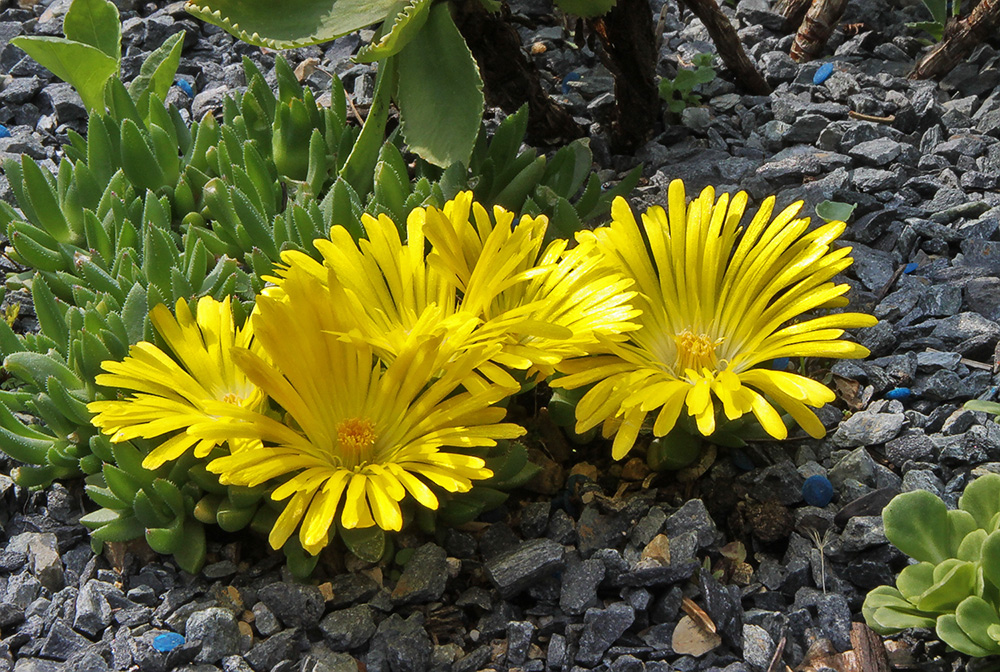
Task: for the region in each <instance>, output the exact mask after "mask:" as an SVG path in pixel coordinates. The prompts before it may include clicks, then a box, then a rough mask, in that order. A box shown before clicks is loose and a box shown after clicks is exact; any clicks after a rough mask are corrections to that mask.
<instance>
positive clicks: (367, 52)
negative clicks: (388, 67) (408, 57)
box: [354, 0, 431, 63]
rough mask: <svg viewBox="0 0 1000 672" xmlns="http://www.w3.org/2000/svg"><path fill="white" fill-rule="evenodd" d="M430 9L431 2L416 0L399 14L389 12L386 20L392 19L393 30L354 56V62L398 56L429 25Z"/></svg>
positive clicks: (369, 61)
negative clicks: (426, 24)
mask: <svg viewBox="0 0 1000 672" xmlns="http://www.w3.org/2000/svg"><path fill="white" fill-rule="evenodd" d="M430 8H431V0H415V1H414V2H407V3H405V4H403V7H402V8H401V9H400V10H399V11H398V13H397V12H389V16H387V17H386V18H387V19H390V18H391V20H392V26H391V28H390V29H389V30H388V31H386V32H385V33H384V34H383V35H382V36H381V37H380V38H379V40H378V41H377V42H372V43H371V44H367V45H365V46H364V47H362V48H361V49H360V50H359V51H358V53H357V54H356V55H355V56H354V60H355V61H357V62H358V63H371V62H373V61H381V60H384V59H386V58H389V57H390V56H395V55H396V54H398V53H399V52H400V50H402V48H403V47H405V46H406V45H407V44H409V42H410V40H412V39H413V37H414V36H415V35H416V34H417V33H418V32H419V31H420V29H421V28H422V27H423V26H424V24H425V23H427V17H428V16H429V14H430ZM384 25H385V24H383V26H384ZM383 30H385V28H384V27H383Z"/></svg>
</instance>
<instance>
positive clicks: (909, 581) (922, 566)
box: [896, 562, 934, 601]
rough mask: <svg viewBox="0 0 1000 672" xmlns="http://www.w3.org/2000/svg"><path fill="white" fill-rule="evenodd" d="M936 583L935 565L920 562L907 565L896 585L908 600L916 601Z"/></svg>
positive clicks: (897, 578) (898, 577)
mask: <svg viewBox="0 0 1000 672" xmlns="http://www.w3.org/2000/svg"><path fill="white" fill-rule="evenodd" d="M933 585H934V565H933V564H931V563H929V562H918V563H917V564H915V565H907V566H906V567H904V568H903V569H902V571H901V572H900V573H899V576H897V577H896V587H897V588H898V589H899V592H900V594H901V595H902V596H903V597H904V598H906V599H907V600H911V601H914V600H916V599H917V597H919V596H920V595H923V594H924V593H925V592H927V591H928V590H929V589H930V588H931V586H933Z"/></svg>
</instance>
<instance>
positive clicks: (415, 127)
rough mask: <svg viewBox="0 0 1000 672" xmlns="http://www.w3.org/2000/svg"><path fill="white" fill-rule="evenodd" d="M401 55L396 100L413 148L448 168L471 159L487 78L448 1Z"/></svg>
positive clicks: (481, 113) (422, 156)
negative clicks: (474, 57)
mask: <svg viewBox="0 0 1000 672" xmlns="http://www.w3.org/2000/svg"><path fill="white" fill-rule="evenodd" d="M398 60H399V87H398V89H397V93H396V100H397V102H398V103H399V113H400V116H401V117H402V120H403V137H404V138H405V139H406V143H407V144H408V145H409V146H410V150H412V151H413V152H414V153H416V154H417V155H419V156H420V157H421V158H423V159H425V160H427V161H428V162H430V163H433V164H434V165H436V166H441V167H442V168H446V167H448V166H450V165H451V164H453V163H458V162H461V163H464V164H468V162H469V157H470V156H471V155H472V149H473V147H474V146H475V144H476V136H477V135H478V134H479V122H480V120H481V119H482V117H483V105H484V102H483V80H482V79H481V78H480V77H479V68H478V67H477V66H476V61H475V60H474V59H473V58H472V52H470V51H469V47H468V46H467V45H466V44H465V40H464V39H463V38H462V35H461V34H460V33H459V32H458V28H456V27H455V22H454V21H452V19H451V14H450V13H449V10H448V5H447V4H440V5H437V6H435V7H434V8H433V9H431V10H430V16H429V17H428V19H427V23H426V24H425V25H424V27H423V28H422V29H421V30H420V32H419V33H417V35H416V36H415V37H414V38H413V39H412V40H411V41H410V43H409V44H408V45H406V47H405V48H404V49H403V50H402V51H401V52H400V53H399V58H398ZM442 110H447V114H442V113H441V111H442Z"/></svg>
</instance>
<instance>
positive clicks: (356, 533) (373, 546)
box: [340, 525, 386, 562]
mask: <svg viewBox="0 0 1000 672" xmlns="http://www.w3.org/2000/svg"><path fill="white" fill-rule="evenodd" d="M340 538H341V539H343V540H344V545H345V546H347V548H348V550H350V551H351V553H353V554H354V555H356V556H358V557H359V558H361V559H362V560H364V561H366V562H378V561H379V560H380V559H381V558H382V555H383V554H384V553H385V541H386V540H385V532H383V531H382V528H380V527H378V526H377V525H373V526H371V527H356V528H353V529H347V528H344V527H341V528H340Z"/></svg>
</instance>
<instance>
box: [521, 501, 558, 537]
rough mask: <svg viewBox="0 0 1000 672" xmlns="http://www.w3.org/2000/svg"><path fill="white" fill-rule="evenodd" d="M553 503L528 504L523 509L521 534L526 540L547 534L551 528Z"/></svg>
mask: <svg viewBox="0 0 1000 672" xmlns="http://www.w3.org/2000/svg"><path fill="white" fill-rule="evenodd" d="M551 511H552V503H551V502H549V501H541V502H528V503H527V504H525V505H524V508H523V509H521V525H520V529H521V534H522V535H523V536H524V538H525V539H534V538H536V537H541V536H543V535H544V534H545V530H546V529H548V526H549V514H550V513H551Z"/></svg>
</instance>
